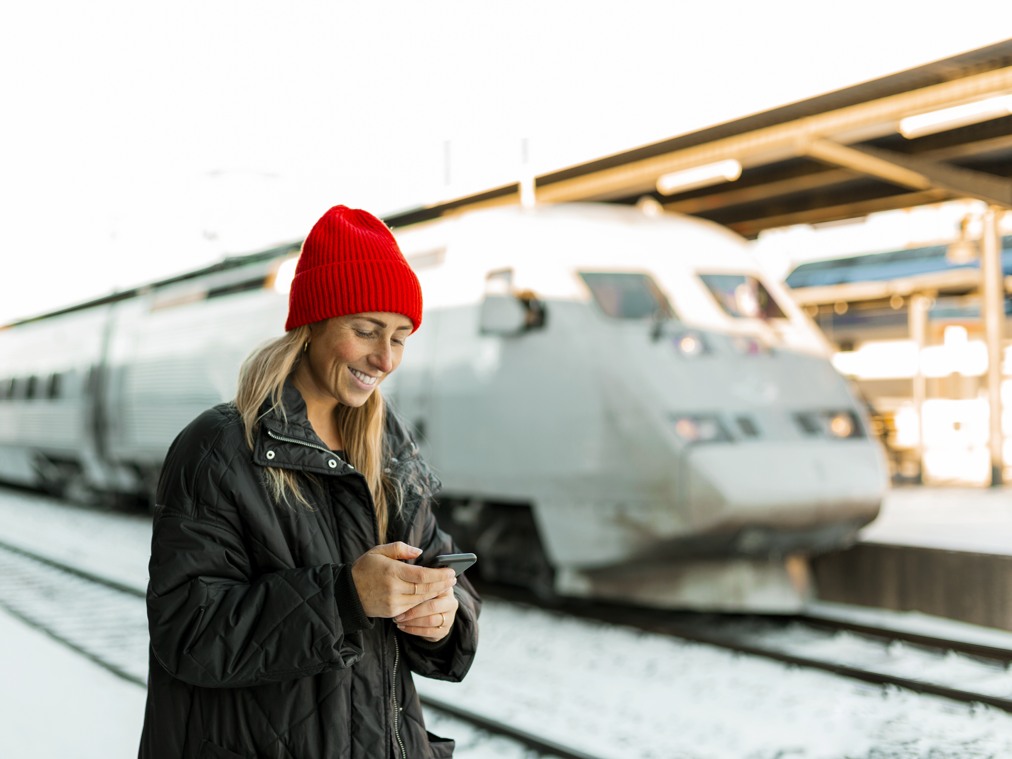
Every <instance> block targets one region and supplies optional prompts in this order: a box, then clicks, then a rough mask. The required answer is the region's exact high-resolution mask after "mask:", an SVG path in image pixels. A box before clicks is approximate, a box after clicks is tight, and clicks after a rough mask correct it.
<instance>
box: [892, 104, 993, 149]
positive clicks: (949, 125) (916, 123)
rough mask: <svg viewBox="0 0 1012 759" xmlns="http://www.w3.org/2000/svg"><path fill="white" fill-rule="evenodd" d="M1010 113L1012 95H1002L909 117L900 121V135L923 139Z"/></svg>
mask: <svg viewBox="0 0 1012 759" xmlns="http://www.w3.org/2000/svg"><path fill="white" fill-rule="evenodd" d="M1010 113H1012V95H1000V96H998V97H992V98H987V99H985V100H978V101H977V102H975V103H966V104H965V105H957V106H954V107H952V108H943V109H942V110H940V111H931V112H930V113H919V114H917V115H916V116H907V117H906V118H905V119H900V134H902V135H903V136H904V137H906V138H907V139H911V138H913V137H922V136H924V135H926V134H935V133H936V132H944V131H945V130H947V129H955V128H956V127H961V126H966V125H968V124H977V123H979V122H981V121H989V120H990V119H997V118H1001V117H1002V116H1008V115H1009V114H1010Z"/></svg>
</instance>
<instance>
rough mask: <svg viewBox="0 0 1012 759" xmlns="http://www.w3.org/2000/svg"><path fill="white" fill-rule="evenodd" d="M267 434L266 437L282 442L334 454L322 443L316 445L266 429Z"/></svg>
mask: <svg viewBox="0 0 1012 759" xmlns="http://www.w3.org/2000/svg"><path fill="white" fill-rule="evenodd" d="M267 436H268V437H272V438H274V439H275V440H280V441H282V442H283V443H293V444H294V445H304V446H305V447H306V448H315V449H316V450H318V451H323V452H324V453H327V454H330V455H331V456H333V455H334V452H333V451H332V450H330V449H328V448H324V447H323V446H322V445H317V444H316V443H307V442H306V441H305V440H299V439H298V438H294V437H287V436H285V435H279V434H277V433H276V432H274V431H273V430H267Z"/></svg>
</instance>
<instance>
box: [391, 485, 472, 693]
mask: <svg viewBox="0 0 1012 759" xmlns="http://www.w3.org/2000/svg"><path fill="white" fill-rule="evenodd" d="M419 516H420V518H424V522H423V528H424V535H425V538H426V539H424V540H423V541H421V548H422V549H423V550H422V555H421V557H419V563H431V562H432V561H433V560H434V559H435V557H436V556H438V555H439V554H442V553H457V552H458V551H459V550H460V549H459V548H457V547H456V545H454V543H453V540H452V539H451V538H450V536H449V535H447V534H446V533H445V532H443V531H442V530H441V529H439V525H438V524H437V523H436V518H435V516H434V515H433V514H432V510H431V509H430V508H429V507H428V506H427V505H426V506H424V507H423V514H421V515H419ZM453 593H454V595H455V596H456V597H457V604H458V606H457V616H456V618H455V619H454V622H453V630H452V631H451V632H450V634H449V635H448V636H446V638H444V639H443V640H441V641H439V642H437V643H432V642H430V641H427V640H425V639H424V638H419V637H418V636H417V635H405V634H403V633H398V635H400V639H401V641H402V644H403V648H404V651H405V658H406V659H407V662H408V667H409V668H410V669H411V671H412V672H415V673H417V674H419V675H422V676H424V677H431V678H433V679H435V680H450V681H453V682H459V681H461V680H463V679H464V676H465V675H466V674H467V672H468V670H469V669H470V668H471V664H472V663H473V661H474V657H475V654H476V653H477V650H478V615H479V614H480V612H481V599H480V598H479V596H478V592H477V591H476V590H475V589H474V586H472V585H471V583H470V582H469V581H468V579H467V577H466V576H465V575H460V576H459V577H458V578H457V584H456V586H454V588H453Z"/></svg>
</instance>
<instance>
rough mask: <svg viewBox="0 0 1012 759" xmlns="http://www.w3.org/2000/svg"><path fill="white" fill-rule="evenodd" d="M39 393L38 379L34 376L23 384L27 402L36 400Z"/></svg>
mask: <svg viewBox="0 0 1012 759" xmlns="http://www.w3.org/2000/svg"><path fill="white" fill-rule="evenodd" d="M38 392H39V378H38V377H36V376H35V375H34V374H33V375H32V376H31V377H29V378H28V379H27V381H26V382H25V398H27V399H28V400H34V399H35V398H38V397H39V396H38Z"/></svg>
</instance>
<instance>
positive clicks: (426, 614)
mask: <svg viewBox="0 0 1012 759" xmlns="http://www.w3.org/2000/svg"><path fill="white" fill-rule="evenodd" d="M450 571H453V570H450ZM454 582H456V579H455V580H454ZM458 605H459V604H458V603H457V597H456V596H455V595H454V594H453V588H447V589H446V590H444V591H443V592H442V593H440V594H439V595H438V596H436V597H435V598H433V599H432V600H431V601H425V602H424V603H420V604H418V605H417V606H414V607H412V608H411V609H409V610H408V611H406V612H404V613H403V614H399V615H398V616H396V617H394V622H396V623H397V628H398V629H399V630H401V632H405V633H407V634H408V635H417V636H419V637H420V638H425V640H428V641H432V642H433V643H435V642H436V641H439V640H442V639H443V638H445V637H446V636H447V635H449V634H450V631H451V630H452V629H453V620H454V619H456V617H457V606H458Z"/></svg>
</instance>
